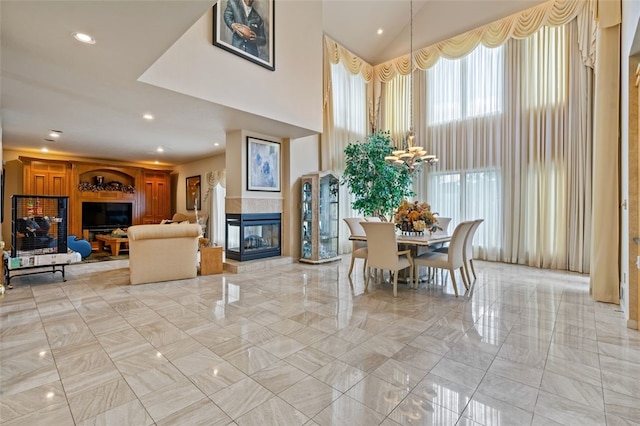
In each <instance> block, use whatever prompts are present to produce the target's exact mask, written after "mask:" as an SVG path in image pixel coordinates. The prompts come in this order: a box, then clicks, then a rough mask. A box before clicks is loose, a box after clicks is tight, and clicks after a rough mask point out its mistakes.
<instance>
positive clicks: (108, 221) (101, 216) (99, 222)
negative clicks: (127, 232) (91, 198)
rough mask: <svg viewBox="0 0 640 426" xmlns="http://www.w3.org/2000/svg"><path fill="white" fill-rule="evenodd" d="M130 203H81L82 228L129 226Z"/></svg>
mask: <svg viewBox="0 0 640 426" xmlns="http://www.w3.org/2000/svg"><path fill="white" fill-rule="evenodd" d="M132 217H133V204H131V203H97V202H84V203H82V227H83V228H122V227H128V226H131V221H132Z"/></svg>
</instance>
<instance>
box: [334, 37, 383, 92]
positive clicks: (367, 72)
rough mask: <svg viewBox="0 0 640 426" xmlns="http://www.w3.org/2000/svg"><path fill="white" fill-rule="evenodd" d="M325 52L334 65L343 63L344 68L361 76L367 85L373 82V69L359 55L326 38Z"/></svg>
mask: <svg viewBox="0 0 640 426" xmlns="http://www.w3.org/2000/svg"><path fill="white" fill-rule="evenodd" d="M324 48H325V49H324V50H325V56H326V57H327V58H328V59H329V62H331V63H332V64H337V63H338V62H342V63H343V64H344V67H345V68H346V69H347V70H349V72H350V73H351V74H354V75H356V74H360V75H362V78H363V79H364V81H366V82H367V83H369V82H371V79H372V78H373V67H372V66H371V65H370V64H368V63H367V62H365V61H363V60H362V59H361V58H360V57H358V56H357V55H355V54H353V53H351V52H350V51H348V50H347V49H345V48H344V47H342V46H341V45H339V44H338V43H337V42H335V41H334V40H332V39H331V38H329V37H328V36H326V35H325V36H324Z"/></svg>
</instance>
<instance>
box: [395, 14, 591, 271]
mask: <svg viewBox="0 0 640 426" xmlns="http://www.w3.org/2000/svg"><path fill="white" fill-rule="evenodd" d="M577 41H578V26H577V23H576V21H575V20H574V22H572V23H570V24H569V25H567V26H564V27H558V28H549V27H543V28H542V29H540V30H539V31H538V32H537V33H536V34H534V35H533V36H531V37H529V38H527V39H524V40H515V39H512V40H510V41H509V42H507V43H506V44H505V45H504V46H503V47H502V48H499V49H488V48H485V47H483V46H480V47H478V48H477V49H476V50H475V51H474V52H472V53H471V54H470V55H468V56H467V57H465V58H464V59H461V60H454V61H452V60H441V61H439V62H438V63H437V64H436V66H434V67H433V68H431V69H429V70H427V71H420V72H421V73H425V74H426V78H425V79H424V80H422V79H416V80H417V81H418V86H421V87H422V88H421V90H424V91H425V92H426V96H424V97H418V100H419V102H420V103H421V104H420V107H419V110H420V111H421V113H420V115H419V116H417V118H419V121H420V122H419V123H418V125H417V126H416V127H417V129H418V135H419V139H418V141H419V143H421V142H422V143H421V145H423V146H426V147H427V150H428V151H429V152H433V153H435V154H436V155H438V157H439V159H440V162H439V163H438V164H437V165H436V166H435V167H434V168H431V169H427V170H424V171H422V172H421V174H419V175H418V180H419V181H422V182H421V185H419V186H416V188H415V190H416V192H417V193H418V196H417V198H418V199H421V200H424V201H427V202H429V203H430V204H431V205H432V208H433V209H434V210H435V211H437V212H438V213H440V215H442V216H447V217H452V218H454V220H453V222H452V224H451V225H452V226H455V224H456V223H458V222H460V221H462V220H469V219H476V218H478V217H482V218H484V219H485V222H484V223H483V225H482V226H481V228H480V229H479V230H478V234H477V237H476V240H475V251H476V255H477V256H479V257H480V258H483V259H488V260H499V261H505V262H510V263H521V264H527V265H530V266H536V267H544V268H557V269H569V270H573V271H579V272H589V267H590V265H589V255H588V248H589V246H590V242H591V230H590V219H591V218H590V211H591V159H592V156H591V146H592V138H591V131H590V123H591V108H590V105H591V102H592V93H593V90H592V85H593V80H592V70H590V69H589V68H588V67H586V66H585V65H584V64H583V61H582V56H581V53H580V51H579V49H578V48H577ZM386 87H387V88H392V87H393V86H392V85H389V84H387V86H386ZM385 93H386V96H387V97H389V98H393V97H394V96H393V95H392V94H391V93H389V91H387V92H385ZM397 99H399V102H402V100H403V99H404V98H403V95H400V96H398V97H397ZM423 102H424V103H423ZM434 110H435V111H434Z"/></svg>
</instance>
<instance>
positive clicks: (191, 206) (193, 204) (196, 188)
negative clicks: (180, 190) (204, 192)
mask: <svg viewBox="0 0 640 426" xmlns="http://www.w3.org/2000/svg"><path fill="white" fill-rule="evenodd" d="M200 193H201V191H200V175H198V176H191V177H188V178H187V192H186V194H187V210H200V209H202V206H201V202H202V201H201V200H200Z"/></svg>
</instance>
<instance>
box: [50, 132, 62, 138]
mask: <svg viewBox="0 0 640 426" xmlns="http://www.w3.org/2000/svg"><path fill="white" fill-rule="evenodd" d="M49 136H50V137H52V138H59V137H60V133H56V132H51V133H49Z"/></svg>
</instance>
